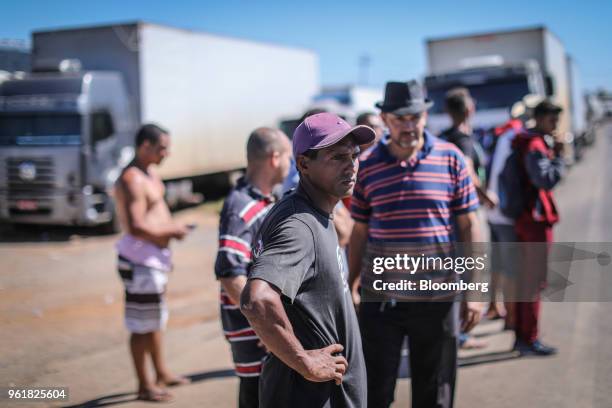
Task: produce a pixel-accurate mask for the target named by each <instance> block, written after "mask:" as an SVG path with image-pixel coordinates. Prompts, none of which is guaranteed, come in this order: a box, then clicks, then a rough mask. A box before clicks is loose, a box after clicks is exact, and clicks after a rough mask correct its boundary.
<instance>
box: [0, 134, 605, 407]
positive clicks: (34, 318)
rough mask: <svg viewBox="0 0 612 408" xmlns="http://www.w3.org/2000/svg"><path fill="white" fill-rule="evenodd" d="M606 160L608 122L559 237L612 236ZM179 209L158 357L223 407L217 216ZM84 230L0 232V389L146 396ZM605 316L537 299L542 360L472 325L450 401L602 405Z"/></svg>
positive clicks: (95, 401)
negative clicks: (518, 354)
mask: <svg viewBox="0 0 612 408" xmlns="http://www.w3.org/2000/svg"><path fill="white" fill-rule="evenodd" d="M611 158H612V125H610V126H607V127H605V128H604V129H602V131H601V132H600V134H599V138H598V141H597V144H596V146H595V148H594V149H590V150H589V151H588V152H587V153H586V155H585V158H584V160H583V162H581V163H580V164H579V165H577V166H576V167H575V168H573V169H572V171H571V172H570V173H569V175H568V177H567V179H566V180H565V181H564V183H563V185H562V186H561V187H560V188H559V190H558V198H559V204H560V211H561V214H562V217H563V221H562V223H561V224H560V225H559V227H558V228H556V230H555V235H556V240H557V241H568V242H608V243H610V242H612V212H611V211H609V207H611V206H612V159H611ZM178 216H179V217H180V218H181V219H183V220H185V221H190V222H191V221H195V222H197V223H198V224H199V228H198V229H197V230H196V231H195V232H194V233H193V234H192V235H191V236H189V237H188V238H187V239H186V240H185V241H184V242H182V243H179V244H177V245H175V254H176V270H175V272H174V273H173V275H172V276H171V279H170V284H169V306H170V309H171V319H170V322H169V329H168V331H167V335H166V340H167V341H166V350H167V357H168V360H169V362H170V366H171V368H172V369H174V370H175V371H176V372H179V373H182V374H188V375H191V376H192V378H193V379H194V383H193V384H192V385H189V386H186V387H183V388H179V389H176V391H175V394H176V397H177V398H176V401H175V402H174V403H173V406H177V407H190V406H196V405H197V406H206V407H232V406H235V392H236V385H237V380H236V379H235V378H234V377H233V376H232V373H231V360H230V355H229V350H228V347H227V345H226V343H225V341H224V340H223V338H222V336H221V330H220V326H219V323H218V321H217V283H216V282H215V280H214V278H213V276H212V262H213V257H214V250H215V246H216V217H215V216H214V215H213V213H212V212H211V211H210V210H206V209H202V208H196V209H191V210H186V211H182V212H181V213H180V214H179V215H178ZM82 232H83V231H79V230H55V229H54V230H53V231H51V232H47V233H33V232H31V231H29V232H25V233H24V232H19V233H18V234H11V235H8V236H7V235H6V234H4V235H2V238H1V239H0V242H2V243H0V260H1V261H0V328H1V333H2V335H1V336H0V350H1V358H0V387H3V386H10V385H19V386H25V385H28V386H69V387H70V395H71V398H70V403H71V404H82V403H85V402H90V403H91V406H100V405H102V404H104V405H107V404H115V403H117V404H119V406H126V407H138V406H145V405H146V404H144V403H140V402H136V401H133V398H134V394H133V393H132V392H133V390H134V387H135V380H134V378H133V373H132V368H131V364H130V361H129V358H128V356H129V354H128V349H127V342H126V340H127V334H126V332H125V330H124V328H123V326H122V320H121V300H122V287H121V285H120V283H119V279H118V278H117V276H116V273H115V271H114V263H115V261H114V257H113V253H114V252H113V242H114V241H115V240H116V237H114V236H107V237H96V236H91V235H88V234H82ZM73 233H76V234H75V235H73ZM607 245H608V247H610V245H611V244H607ZM580 277H582V275H580ZM570 278H571V277H570ZM570 280H571V279H570ZM610 284H611V280H607V281H605V280H600V281H595V280H594V281H593V283H592V286H594V287H596V288H599V289H600V290H601V293H608V294H610V293H611V290H610ZM606 285H607V286H606ZM581 288H583V289H581V290H588V288H584V287H581ZM606 291H607V292H606ZM582 295H583V297H584V298H586V296H587V295H588V293H583V294H582ZM578 296H580V294H578ZM611 314H612V303H603V302H563V303H558V302H557V303H552V302H548V303H545V304H544V310H543V322H542V333H543V338H544V339H546V340H547V341H549V342H550V343H553V344H555V345H557V346H558V347H559V348H560V351H561V353H560V354H559V355H558V356H555V357H552V358H545V359H542V358H530V359H525V358H524V359H516V358H513V355H512V354H509V353H507V351H508V350H509V349H510V347H511V345H512V342H513V338H512V335H511V334H510V333H508V332H501V327H500V325H501V323H499V322H484V323H483V324H481V325H480V326H479V327H478V328H477V333H478V334H479V335H482V336H485V338H486V339H487V340H488V341H489V343H490V347H489V348H488V349H486V350H485V351H479V352H477V353H463V354H462V357H463V358H462V363H463V365H464V366H463V367H462V368H461V369H460V372H459V379H458V391H457V399H456V402H457V406H459V407H475V406H478V407H511V406H538V407H553V406H554V407H576V406H580V407H610V406H612V392H611V391H610V388H609V385H610V384H611V383H612V342H611V341H610V339H612V319H610V315H611ZM396 401H397V402H396V404H395V405H394V406H397V407H400V406H404V407H405V406H409V403H408V401H409V380H407V379H404V380H400V382H399V386H398V389H397V392H396ZM0 405H4V404H2V403H0ZM56 405H57V404H56ZM15 406H21V407H22V406H24V405H23V404H19V405H15Z"/></svg>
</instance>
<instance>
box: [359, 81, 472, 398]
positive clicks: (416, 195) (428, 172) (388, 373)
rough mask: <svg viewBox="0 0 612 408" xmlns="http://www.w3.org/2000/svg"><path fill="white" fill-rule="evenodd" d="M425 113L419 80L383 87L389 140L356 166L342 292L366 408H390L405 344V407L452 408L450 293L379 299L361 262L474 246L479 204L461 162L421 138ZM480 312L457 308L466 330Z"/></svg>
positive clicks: (454, 322) (454, 315)
mask: <svg viewBox="0 0 612 408" xmlns="http://www.w3.org/2000/svg"><path fill="white" fill-rule="evenodd" d="M432 105H433V102H431V101H430V100H428V99H427V98H425V95H424V92H423V89H422V88H421V86H420V85H419V84H418V83H417V82H416V81H409V82H389V83H387V85H386V89H385V99H384V101H382V102H379V103H377V104H376V107H378V108H379V109H380V110H381V117H382V119H383V121H384V122H385V124H386V125H387V128H388V134H386V135H385V136H384V137H383V138H382V139H381V140H380V142H378V144H377V145H376V147H375V148H374V149H373V150H372V151H371V153H370V154H369V155H367V157H365V158H364V159H363V160H362V162H361V166H360V169H359V172H358V175H357V183H356V185H355V189H354V194H353V198H352V200H351V214H352V216H353V218H354V220H355V221H356V222H355V226H354V228H353V232H352V235H351V240H350V246H349V270H350V275H349V284H350V287H351V288H352V289H353V300H354V302H355V304H356V306H358V308H359V322H360V327H361V333H362V343H363V350H364V356H365V361H366V369H367V377H368V406H370V407H376V408H383V407H388V406H390V405H391V403H392V402H393V399H394V391H395V383H396V380H397V373H398V365H399V362H400V354H401V347H402V342H403V339H404V337H405V336H408V339H409V347H410V367H411V378H412V406H413V407H417V408H418V407H450V406H452V405H453V400H454V387H455V377H456V369H457V336H458V332H459V319H458V317H459V309H460V308H459V304H457V303H455V302H454V301H453V300H452V299H453V297H449V294H448V292H447V293H445V294H439V293H427V296H425V295H424V294H423V293H418V291H414V290H413V291H411V290H408V291H405V292H402V293H401V296H394V295H395V294H393V295H389V294H388V293H386V294H385V295H387V296H386V297H383V298H382V299H383V300H380V299H381V297H380V294H378V297H376V296H375V295H372V294H374V293H375V291H376V290H377V289H376V284H375V283H374V282H375V281H374V278H372V276H373V275H372V271H371V270H370V271H368V268H370V265H371V263H369V262H368V261H367V259H366V258H365V257H364V255H365V254H366V253H367V254H368V255H366V256H370V255H371V254H372V252H373V250H372V248H376V249H375V250H374V251H382V252H390V251H391V252H396V253H400V252H403V253H404V254H406V253H414V254H415V255H414V256H418V255H420V254H421V253H428V252H427V249H426V248H431V247H436V246H440V245H444V244H449V243H452V242H454V241H456V240H458V241H464V242H470V243H471V242H476V241H478V230H479V227H478V219H477V218H476V213H475V210H476V209H477V208H478V197H477V195H476V192H475V189H474V185H473V183H472V181H471V179H470V176H469V174H468V171H467V168H466V164H465V161H464V158H463V155H462V154H461V153H460V152H459V151H458V150H457V149H456V148H455V147H454V146H452V145H451V144H449V143H445V142H443V141H441V140H439V139H437V138H436V137H434V136H433V135H431V134H430V133H429V132H428V131H426V130H425V124H426V121H427V110H428V109H429V108H430V107H431V106H432ZM391 248H392V249H393V250H391ZM416 254H418V255H416ZM400 256H403V255H402V254H401V253H400ZM434 272H435V271H434ZM416 273H423V274H422V275H420V276H421V279H423V278H422V277H423V276H428V275H426V273H425V271H416ZM449 275H454V271H451V273H450V274H449ZM382 276H384V275H376V279H379V278H380V277H382ZM416 276H419V275H416ZM358 278H359V279H358ZM358 282H360V288H361V291H359V292H358V291H357V290H355V286H356V285H357V284H358ZM378 282H379V281H378ZM361 299H363V302H362V301H361ZM481 308H482V304H478V303H472V302H467V303H464V304H463V305H462V308H461V309H462V312H461V313H462V329H463V330H464V331H466V332H467V331H469V330H471V329H472V328H473V327H474V326H475V325H476V324H477V323H478V320H479V319H480V313H481Z"/></svg>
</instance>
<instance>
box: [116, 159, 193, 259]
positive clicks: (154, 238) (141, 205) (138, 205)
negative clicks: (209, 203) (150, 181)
mask: <svg viewBox="0 0 612 408" xmlns="http://www.w3.org/2000/svg"><path fill="white" fill-rule="evenodd" d="M118 187H119V188H121V189H122V192H123V193H124V205H125V209H126V211H125V212H126V218H127V224H128V229H129V233H130V234H132V235H134V236H137V237H140V238H143V239H145V240H147V241H150V242H153V243H155V244H157V245H158V246H160V247H166V246H168V242H169V241H170V239H171V238H177V239H181V238H183V237H184V236H185V235H186V233H187V232H188V230H187V228H186V226H184V225H179V224H176V223H174V222H170V223H168V224H167V225H164V226H161V227H160V226H155V227H153V226H151V225H149V224H148V223H147V222H146V214H147V195H146V190H145V184H144V180H143V179H142V175H141V174H138V173H137V172H136V171H130V170H127V171H126V172H125V173H124V174H123V175H122V176H121V178H120V180H119V185H118Z"/></svg>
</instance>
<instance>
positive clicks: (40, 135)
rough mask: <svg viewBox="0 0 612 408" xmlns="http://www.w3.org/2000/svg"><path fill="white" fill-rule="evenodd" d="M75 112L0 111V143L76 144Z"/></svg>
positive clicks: (77, 117) (78, 125)
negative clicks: (33, 112)
mask: <svg viewBox="0 0 612 408" xmlns="http://www.w3.org/2000/svg"><path fill="white" fill-rule="evenodd" d="M80 135H81V116H80V115H78V114H74V113H72V114H39V113H36V114H26V115H22V114H19V115H16V114H10V115H9V114H6V113H5V114H0V145H4V146H7V145H36V146H48V145H79V144H81V136H80Z"/></svg>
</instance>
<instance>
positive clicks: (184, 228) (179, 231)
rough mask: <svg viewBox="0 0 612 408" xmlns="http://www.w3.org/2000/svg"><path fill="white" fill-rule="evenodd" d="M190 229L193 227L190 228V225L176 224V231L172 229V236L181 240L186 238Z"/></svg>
mask: <svg viewBox="0 0 612 408" xmlns="http://www.w3.org/2000/svg"><path fill="white" fill-rule="evenodd" d="M190 231H191V228H189V226H188V225H186V224H178V223H177V224H175V228H174V231H172V238H174V239H178V240H179V241H180V240H182V239H183V238H185V235H187V234H188V233H189V232H190Z"/></svg>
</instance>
